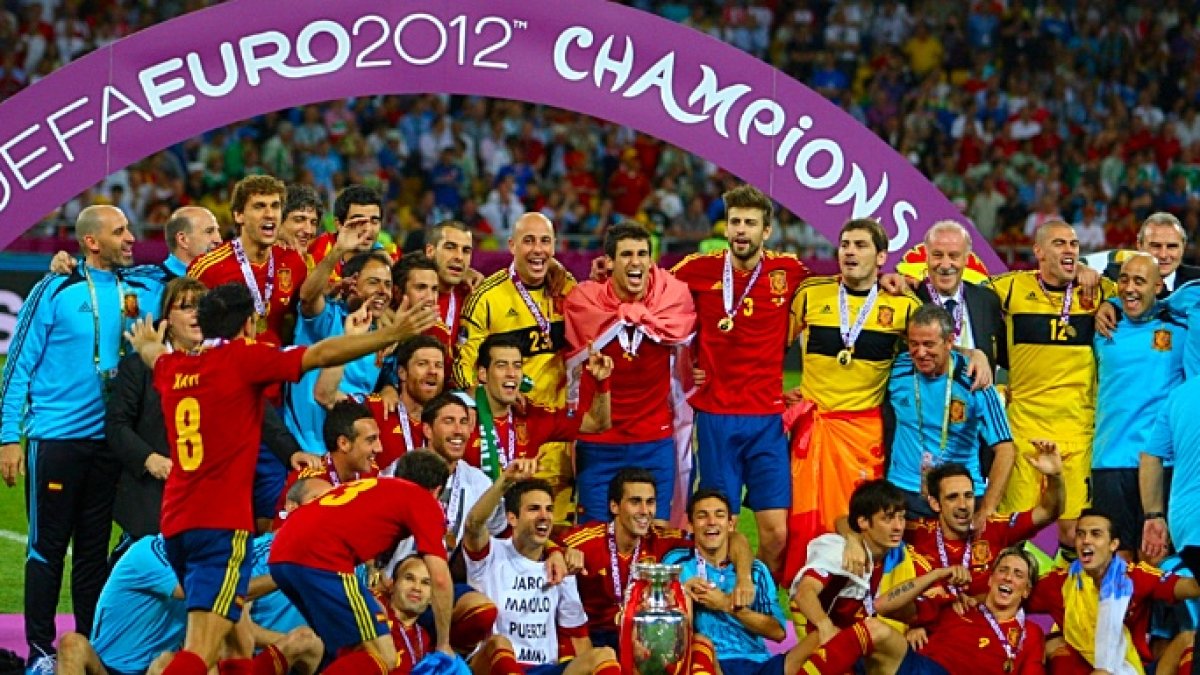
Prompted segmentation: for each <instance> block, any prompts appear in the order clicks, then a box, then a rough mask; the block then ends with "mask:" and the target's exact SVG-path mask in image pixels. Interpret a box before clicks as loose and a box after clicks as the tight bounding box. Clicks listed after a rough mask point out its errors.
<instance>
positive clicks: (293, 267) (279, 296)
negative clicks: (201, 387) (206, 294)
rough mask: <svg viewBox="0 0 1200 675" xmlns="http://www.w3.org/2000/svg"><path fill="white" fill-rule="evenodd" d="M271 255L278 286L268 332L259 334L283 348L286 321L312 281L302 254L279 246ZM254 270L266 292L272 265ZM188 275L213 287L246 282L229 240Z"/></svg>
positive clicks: (256, 266) (190, 268)
mask: <svg viewBox="0 0 1200 675" xmlns="http://www.w3.org/2000/svg"><path fill="white" fill-rule="evenodd" d="M271 255H273V256H274V257H275V287H274V290H272V291H271V301H270V303H268V307H269V309H268V311H267V330H266V332H263V333H261V334H259V335H258V336H257V339H258V340H260V341H262V342H266V343H268V344H273V345H281V344H283V332H284V325H285V322H286V321H287V320H288V317H289V316H294V315H295V313H296V304H297V303H298V302H299V300H300V287H301V286H303V285H304V280H305V279H306V278H308V266H307V265H306V264H305V263H304V258H303V257H302V256H301V255H300V254H299V253H297V252H296V251H293V250H291V249H290V248H284V247H282V246H279V245H278V244H276V245H274V246H272V247H271ZM250 267H251V269H253V270H254V279H255V281H257V282H258V292H259V293H265V292H266V286H267V268H268V267H270V265H269V264H268V263H267V262H264V263H262V264H254V263H251V264H250ZM188 276H190V277H194V278H196V279H199V280H200V282H201V283H203V284H204V285H205V286H207V287H209V288H216V287H217V286H220V285H221V284H228V283H239V284H244V283H246V277H245V275H244V274H242V268H241V266H239V265H238V262H237V256H235V255H234V253H233V243H232V242H228V241H227V242H225V243H224V244H221V245H220V246H218V247H216V248H214V249H213V250H211V251H209V252H208V253H205V254H204V255H202V256H200V257H199V258H196V259H195V260H193V261H192V264H191V265H189V266H188Z"/></svg>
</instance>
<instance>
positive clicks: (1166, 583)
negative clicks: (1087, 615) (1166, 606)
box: [1026, 563, 1179, 661]
mask: <svg viewBox="0 0 1200 675" xmlns="http://www.w3.org/2000/svg"><path fill="white" fill-rule="evenodd" d="M1127 573H1128V574H1129V578H1130V580H1132V581H1133V597H1132V598H1130V600H1129V609H1128V611H1126V612H1125V625H1126V626H1128V627H1129V634H1130V635H1131V636H1132V638H1133V644H1134V646H1135V647H1137V650H1138V654H1140V655H1141V657H1142V660H1144V661H1150V660H1151V655H1150V645H1148V644H1147V643H1146V634H1147V633H1148V632H1149V630H1150V606H1151V604H1152V602H1151V601H1153V600H1159V601H1161V602H1166V603H1172V604H1173V603H1174V602H1175V584H1177V583H1179V577H1177V576H1175V575H1167V576H1164V575H1163V573H1162V570H1160V569H1158V568H1157V567H1151V566H1149V565H1147V564H1145V563H1138V564H1136V565H1130V566H1129V569H1128V572H1127ZM1069 580H1070V575H1069V574H1068V572H1067V570H1063V569H1056V570H1054V571H1052V572H1050V574H1047V575H1046V576H1045V577H1042V580H1041V581H1039V582H1038V583H1037V585H1036V586H1034V587H1033V593H1032V594H1030V596H1029V603H1028V604H1027V605H1026V608H1027V610H1028V611H1030V612H1037V613H1042V614H1049V615H1050V617H1051V618H1053V619H1054V621H1055V623H1057V624H1058V625H1060V626H1062V625H1063V624H1064V619H1065V616H1064V614H1065V609H1064V607H1065V602H1064V601H1063V584H1065V583H1068V582H1069ZM1097 592H1098V591H1097Z"/></svg>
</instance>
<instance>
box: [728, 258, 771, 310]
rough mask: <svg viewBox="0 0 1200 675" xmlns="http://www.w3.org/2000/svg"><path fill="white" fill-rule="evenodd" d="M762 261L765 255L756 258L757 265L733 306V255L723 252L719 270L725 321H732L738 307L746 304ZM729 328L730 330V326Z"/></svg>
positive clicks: (760, 269) (760, 271)
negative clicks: (723, 258)
mask: <svg viewBox="0 0 1200 675" xmlns="http://www.w3.org/2000/svg"><path fill="white" fill-rule="evenodd" d="M764 260H766V255H765V254H764V255H760V256H759V257H758V264H757V265H755V266H754V271H753V272H751V273H750V281H747V282H746V288H745V289H743V290H742V295H741V297H739V298H738V301H737V304H736V305H735V304H734V303H733V253H732V252H730V251H726V252H725V267H724V269H722V270H721V302H722V303H723V304H724V307H725V318H726V319H729V320H732V319H733V315H734V314H737V310H738V307H741V306H742V303H744V302H746V296H748V295H750V289H752V288H754V282H756V281H758V275H760V274H762V268H763V261H764ZM730 327H731V328H732V326H730Z"/></svg>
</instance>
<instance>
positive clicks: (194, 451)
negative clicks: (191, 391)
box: [175, 396, 204, 471]
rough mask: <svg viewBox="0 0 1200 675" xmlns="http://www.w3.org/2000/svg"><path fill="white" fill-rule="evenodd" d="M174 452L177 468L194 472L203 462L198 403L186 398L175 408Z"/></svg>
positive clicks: (190, 397) (202, 441)
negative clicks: (177, 461) (176, 457)
mask: <svg viewBox="0 0 1200 675" xmlns="http://www.w3.org/2000/svg"><path fill="white" fill-rule="evenodd" d="M175 451H176V454H178V455H179V468H181V469H183V470H184V471H195V470H196V469H198V468H200V463H201V462H203V461H204V439H203V438H201V437H200V402H199V401H197V400H196V399H195V398H194V397H192V396H188V397H187V398H185V399H182V400H180V401H179V403H178V404H177V405H176V406H175Z"/></svg>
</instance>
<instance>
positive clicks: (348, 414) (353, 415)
mask: <svg viewBox="0 0 1200 675" xmlns="http://www.w3.org/2000/svg"><path fill="white" fill-rule="evenodd" d="M371 419H375V416H374V415H373V414H371V409H370V408H368V407H367V406H365V405H363V404H361V403H359V402H358V401H355V400H353V399H346V400H343V401H338V402H337V403H335V404H333V407H332V408H330V409H329V414H327V415H325V422H324V423H323V424H322V425H321V437H322V438H323V439H324V441H325V449H326V450H328V451H329V452H333V451H334V450H336V449H337V441H338V438H339V437H341V436H345V437H346V440H348V441H350V442H351V443H353V442H354V439H355V438H357V437H358V434H357V433H356V432H355V430H354V423H355V422H357V421H359V420H371Z"/></svg>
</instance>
